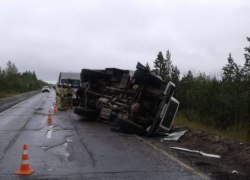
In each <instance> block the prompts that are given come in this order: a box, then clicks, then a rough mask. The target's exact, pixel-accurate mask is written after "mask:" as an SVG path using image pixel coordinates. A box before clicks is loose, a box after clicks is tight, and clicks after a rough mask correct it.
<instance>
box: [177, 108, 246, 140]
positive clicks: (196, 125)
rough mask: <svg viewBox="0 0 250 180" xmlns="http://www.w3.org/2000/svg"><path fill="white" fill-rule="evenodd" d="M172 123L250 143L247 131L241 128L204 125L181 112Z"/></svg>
mask: <svg viewBox="0 0 250 180" xmlns="http://www.w3.org/2000/svg"><path fill="white" fill-rule="evenodd" d="M174 124H175V125H177V126H184V127H188V128H191V129H195V130H203V131H206V132H210V133H213V134H217V135H219V136H221V137H224V138H230V139H234V140H238V141H244V142H248V143H250V138H249V137H247V133H246V132H244V131H242V130H237V129H236V128H235V127H229V128H227V129H224V130H222V129H216V128H214V127H212V126H208V125H204V124H202V123H201V122H199V121H197V120H192V121H190V120H188V119H187V118H186V117H185V116H184V115H183V113H181V112H180V113H178V114H177V116H176V118H175V121H174Z"/></svg>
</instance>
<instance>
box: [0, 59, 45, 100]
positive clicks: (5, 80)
mask: <svg viewBox="0 0 250 180" xmlns="http://www.w3.org/2000/svg"><path fill="white" fill-rule="evenodd" d="M44 84H45V82H43V81H41V80H38V79H37V76H36V73H35V72H30V71H25V72H23V73H20V72H18V69H17V67H16V65H15V64H14V63H12V62H11V61H8V62H7V64H6V67H5V68H1V67H0V97H1V96H2V97H5V96H6V94H15V93H23V92H28V91H33V90H37V89H39V88H41V87H42V86H43V85H44Z"/></svg>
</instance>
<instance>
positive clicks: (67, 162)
mask: <svg viewBox="0 0 250 180" xmlns="http://www.w3.org/2000/svg"><path fill="white" fill-rule="evenodd" d="M54 102H55V93H54V92H51V93H44V94H42V93H40V94H38V95H35V96H33V97H31V98H29V99H27V100H25V101H23V102H21V103H19V104H17V105H15V106H14V107H12V108H10V109H8V110H6V111H4V112H1V113H0V179H20V176H18V175H15V174H14V173H15V172H16V171H17V170H18V168H19V165H20V162H21V154H22V152H23V150H22V147H23V144H27V145H28V154H29V163H30V166H31V168H32V169H33V170H35V172H34V173H33V174H32V175H30V176H28V178H30V179H50V178H51V179H126V180H130V179H136V180H137V179H143V180H144V179H155V180H156V179H204V178H206V176H204V175H202V174H200V173H198V172H196V171H195V170H194V169H192V168H191V167H189V166H187V165H185V164H183V163H182V162H179V161H178V160H176V159H175V158H174V157H171V156H170V155H169V154H168V153H167V152H165V151H163V150H161V149H159V148H157V147H155V146H154V145H153V144H152V143H148V142H147V140H145V139H144V138H141V137H138V136H135V135H129V134H122V133H115V132H111V131H110V125H107V124H104V123H98V122H92V121H87V120H82V119H80V118H79V117H78V116H77V115H75V114H73V112H72V110H71V111H66V112H58V113H54V114H52V126H48V125H47V114H48V111H49V110H51V107H52V105H53V104H54Z"/></svg>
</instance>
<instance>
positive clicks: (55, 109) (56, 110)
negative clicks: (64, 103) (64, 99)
mask: <svg viewBox="0 0 250 180" xmlns="http://www.w3.org/2000/svg"><path fill="white" fill-rule="evenodd" d="M54 113H58V109H57V105H56V104H55V105H54Z"/></svg>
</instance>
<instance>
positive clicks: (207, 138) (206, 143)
mask: <svg viewBox="0 0 250 180" xmlns="http://www.w3.org/2000/svg"><path fill="white" fill-rule="evenodd" d="M183 129H188V128H184V127H175V129H174V131H180V130H183ZM147 139H148V140H149V141H150V142H151V143H153V144H154V145H156V146H158V147H159V148H161V149H164V150H166V151H167V152H169V153H171V154H172V155H173V156H174V157H176V158H178V159H179V160H181V161H183V162H185V163H186V164H188V165H189V166H192V167H194V168H195V169H197V170H198V171H200V172H203V173H204V174H206V175H208V176H209V177H211V179H249V177H250V144H247V143H244V142H240V141H236V140H231V139H226V138H222V137H220V136H218V135H216V134H211V133H208V132H205V131H200V130H193V129H188V131H187V132H186V133H185V134H184V135H183V136H182V137H181V138H180V139H179V140H178V141H165V140H163V139H164V136H162V137H157V138H147ZM170 147H181V148H187V149H190V150H198V151H202V152H205V153H209V154H215V155H220V156H221V158H211V157H206V156H202V155H201V154H197V153H191V152H185V151H180V150H176V149H171V148H170Z"/></svg>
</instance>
